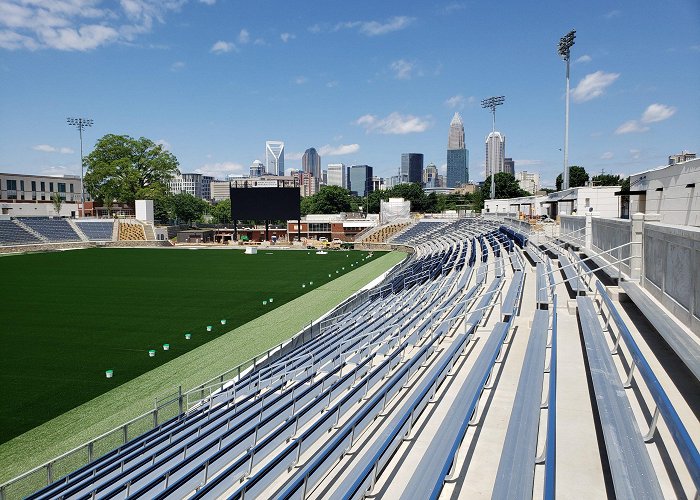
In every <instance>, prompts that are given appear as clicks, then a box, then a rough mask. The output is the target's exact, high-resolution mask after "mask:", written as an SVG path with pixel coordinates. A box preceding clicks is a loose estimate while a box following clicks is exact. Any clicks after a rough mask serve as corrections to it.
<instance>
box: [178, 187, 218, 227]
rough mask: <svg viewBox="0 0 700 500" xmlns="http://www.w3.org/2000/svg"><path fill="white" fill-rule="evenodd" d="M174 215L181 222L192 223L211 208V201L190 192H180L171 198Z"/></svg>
mask: <svg viewBox="0 0 700 500" xmlns="http://www.w3.org/2000/svg"><path fill="white" fill-rule="evenodd" d="M171 200H172V201H171V203H172V210H173V215H174V216H175V218H176V219H177V220H178V221H180V222H186V223H188V224H191V223H192V222H194V221H197V220H199V219H201V218H202V215H204V214H205V213H206V212H207V211H208V210H209V203H207V202H206V201H204V200H203V199H201V198H197V197H196V196H192V195H191V194H189V193H179V194H176V195H173V196H172V198H171Z"/></svg>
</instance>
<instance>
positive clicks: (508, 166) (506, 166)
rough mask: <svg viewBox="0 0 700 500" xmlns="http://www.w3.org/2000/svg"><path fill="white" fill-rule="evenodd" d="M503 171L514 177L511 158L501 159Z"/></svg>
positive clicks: (513, 166) (513, 163) (513, 165)
mask: <svg viewBox="0 0 700 500" xmlns="http://www.w3.org/2000/svg"><path fill="white" fill-rule="evenodd" d="M503 171H504V172H505V173H507V174H510V175H515V161H513V158H504V159H503Z"/></svg>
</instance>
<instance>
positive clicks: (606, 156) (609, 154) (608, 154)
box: [600, 151, 615, 160]
mask: <svg viewBox="0 0 700 500" xmlns="http://www.w3.org/2000/svg"><path fill="white" fill-rule="evenodd" d="M613 156H615V155H614V154H613V152H612V151H606V152H605V153H603V154H602V155H600V159H601V160H612V158H613Z"/></svg>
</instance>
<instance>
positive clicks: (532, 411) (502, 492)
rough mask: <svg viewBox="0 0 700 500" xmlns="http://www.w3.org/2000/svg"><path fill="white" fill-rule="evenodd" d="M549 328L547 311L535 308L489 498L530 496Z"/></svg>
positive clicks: (503, 498)
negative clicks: (494, 482) (494, 480)
mask: <svg viewBox="0 0 700 500" xmlns="http://www.w3.org/2000/svg"><path fill="white" fill-rule="evenodd" d="M548 330H549V311H545V310H543V309H538V310H537V311H535V318H534V320H533V322H532V328H531V329H530V338H529V340H528V342H527V350H526V351H525V361H524V362H523V369H522V371H521V372H520V380H519V382H518V390H517V392H516V393H515V402H514V403H513V411H512V413H511V416H510V422H509V423H508V431H507V433H506V440H505V443H504V444H503V451H502V453H501V461H500V463H499V464H498V472H497V474H496V484H495V486H494V490H493V494H492V496H491V498H492V499H502V500H508V499H511V498H531V497H532V487H533V481H534V477H535V457H536V456H537V435H538V430H539V425H540V407H541V405H542V382H543V381H544V370H545V366H544V362H545V357H546V347H547V335H548Z"/></svg>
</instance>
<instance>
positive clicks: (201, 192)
mask: <svg viewBox="0 0 700 500" xmlns="http://www.w3.org/2000/svg"><path fill="white" fill-rule="evenodd" d="M213 180H214V178H213V177H211V176H209V175H204V174H197V173H191V174H178V175H176V176H175V177H173V178H172V179H171V180H170V192H171V193H173V194H179V193H188V194H191V195H192V196H196V197H197V198H202V199H203V200H211V199H212V198H211V182H212V181H213Z"/></svg>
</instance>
